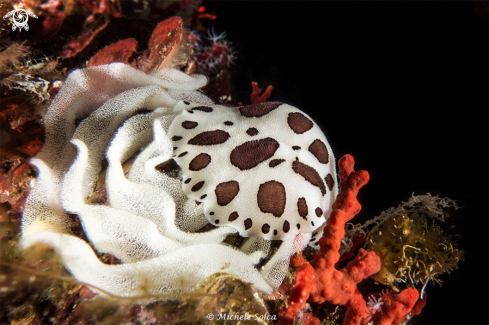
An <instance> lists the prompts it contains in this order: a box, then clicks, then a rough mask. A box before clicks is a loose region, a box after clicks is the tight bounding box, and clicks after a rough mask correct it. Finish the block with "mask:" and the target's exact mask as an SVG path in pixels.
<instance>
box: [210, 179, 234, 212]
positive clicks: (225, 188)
mask: <svg viewBox="0 0 489 325" xmlns="http://www.w3.org/2000/svg"><path fill="white" fill-rule="evenodd" d="M214 192H215V193H216V198H217V204H219V205H220V206H225V205H227V204H229V202H231V201H232V200H233V199H234V197H235V196H236V195H238V192H239V183H238V182H236V181H229V182H223V183H219V184H217V186H216V190H215V191H214Z"/></svg>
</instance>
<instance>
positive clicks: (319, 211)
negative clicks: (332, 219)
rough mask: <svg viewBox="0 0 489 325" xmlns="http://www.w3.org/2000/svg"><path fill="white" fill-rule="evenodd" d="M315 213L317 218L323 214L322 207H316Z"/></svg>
mask: <svg viewBox="0 0 489 325" xmlns="http://www.w3.org/2000/svg"><path fill="white" fill-rule="evenodd" d="M316 215H317V216H318V218H321V217H322V216H323V209H321V208H320V207H317V208H316Z"/></svg>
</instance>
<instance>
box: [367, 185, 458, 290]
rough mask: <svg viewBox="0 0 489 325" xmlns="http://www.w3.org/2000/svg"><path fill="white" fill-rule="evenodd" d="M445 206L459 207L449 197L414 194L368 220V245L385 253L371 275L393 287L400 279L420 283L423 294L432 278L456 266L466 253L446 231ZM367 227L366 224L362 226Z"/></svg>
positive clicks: (436, 278) (414, 283)
mask: <svg viewBox="0 0 489 325" xmlns="http://www.w3.org/2000/svg"><path fill="white" fill-rule="evenodd" d="M444 208H455V209H458V208H459V204H458V203H457V202H455V201H453V200H450V199H447V198H439V197H436V196H435V197H433V196H431V195H429V194H427V195H417V196H415V195H413V196H412V197H411V198H410V199H409V201H408V202H406V203H403V204H401V205H400V206H399V207H397V208H395V209H394V208H391V209H389V210H387V211H384V212H383V213H382V214H381V215H380V216H378V217H376V218H374V219H373V220H371V221H369V224H375V226H374V227H373V228H372V229H371V230H370V231H368V233H367V248H368V249H369V250H373V251H375V252H378V253H379V254H380V256H381V257H382V261H383V262H382V268H381V270H380V271H379V272H378V273H377V274H375V275H373V276H372V277H373V278H374V279H375V280H377V281H378V282H380V283H383V284H385V285H388V286H390V287H391V288H392V289H393V290H395V291H399V289H398V288H397V286H398V284H400V283H407V284H411V285H418V284H419V285H421V286H422V289H421V296H423V295H424V290H425V287H426V285H427V284H428V283H429V282H430V281H433V282H438V283H441V280H439V279H438V277H439V276H440V275H441V274H443V273H445V272H450V271H451V270H453V269H455V268H456V267H457V263H458V262H459V261H461V260H463V253H462V251H461V250H460V249H458V248H457V245H456V243H455V242H454V240H453V239H452V236H451V235H450V234H449V232H447V230H446V229H444V228H446V224H445V217H446V216H447V213H446V212H445V211H444V210H443V209H444ZM362 227H364V226H362Z"/></svg>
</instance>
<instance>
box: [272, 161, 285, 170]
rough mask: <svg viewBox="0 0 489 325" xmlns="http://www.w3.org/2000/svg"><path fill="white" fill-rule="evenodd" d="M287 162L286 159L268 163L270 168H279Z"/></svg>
mask: <svg viewBox="0 0 489 325" xmlns="http://www.w3.org/2000/svg"><path fill="white" fill-rule="evenodd" d="M284 161H285V159H272V160H270V162H269V163H268V166H270V167H272V168H273V167H275V166H278V165H280V164H281V163H283V162H284Z"/></svg>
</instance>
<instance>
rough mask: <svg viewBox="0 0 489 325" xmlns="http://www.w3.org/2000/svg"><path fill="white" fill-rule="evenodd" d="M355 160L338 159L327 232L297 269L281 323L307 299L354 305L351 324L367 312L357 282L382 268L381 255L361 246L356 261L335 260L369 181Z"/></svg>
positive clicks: (292, 317)
mask: <svg viewBox="0 0 489 325" xmlns="http://www.w3.org/2000/svg"><path fill="white" fill-rule="evenodd" d="M354 163H355V161H354V160H353V157H352V156H350V155H346V156H344V157H343V158H341V159H340V160H339V161H338V165H339V175H340V194H339V195H338V197H337V198H336V201H335V203H334V204H333V212H332V213H331V215H330V217H329V219H328V221H327V224H326V227H325V228H324V233H323V236H322V237H321V239H320V240H319V246H320V247H321V248H320V250H319V252H318V253H317V254H316V256H315V257H314V259H313V260H312V261H311V263H306V264H304V265H303V266H302V267H301V268H300V269H299V271H298V272H297V277H296V283H295V285H294V288H293V289H292V292H291V294H290V296H289V300H288V307H287V308H286V309H285V311H284V312H283V315H282V317H281V319H280V323H281V324H291V323H292V322H293V320H294V316H295V315H297V313H298V312H299V311H300V310H301V309H303V308H304V306H305V304H306V301H307V300H310V301H314V302H319V303H322V302H324V301H329V302H331V303H333V304H339V305H347V306H351V307H352V308H350V310H349V311H348V313H349V315H348V316H349V318H350V319H351V324H355V323H357V324H359V323H360V321H361V320H362V319H363V318H366V317H367V316H368V310H367V306H366V303H365V300H363V297H362V295H361V294H360V292H359V291H358V289H357V287H356V286H357V283H359V282H361V281H362V280H363V279H365V278H367V277H369V276H370V275H372V274H374V273H376V272H378V271H379V270H380V266H381V261H380V258H379V257H378V256H377V255H376V254H375V253H374V252H367V251H365V250H363V249H360V251H359V253H358V255H357V256H356V257H355V259H354V260H353V261H351V262H350V263H348V265H347V266H346V267H345V268H343V269H342V270H337V269H336V268H335V264H336V263H337V262H338V260H339V259H340V254H339V252H338V251H339V249H340V245H341V239H342V238H343V237H344V235H345V224H346V222H348V221H349V220H351V219H352V218H353V217H354V216H355V215H356V214H357V213H358V212H360V209H361V206H360V203H358V200H357V198H356V197H357V194H358V191H359V190H360V188H361V187H362V186H363V185H365V184H367V182H368V179H369V176H368V173H367V172H366V171H359V172H355V171H354V170H353V165H354Z"/></svg>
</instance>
